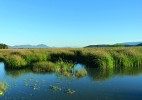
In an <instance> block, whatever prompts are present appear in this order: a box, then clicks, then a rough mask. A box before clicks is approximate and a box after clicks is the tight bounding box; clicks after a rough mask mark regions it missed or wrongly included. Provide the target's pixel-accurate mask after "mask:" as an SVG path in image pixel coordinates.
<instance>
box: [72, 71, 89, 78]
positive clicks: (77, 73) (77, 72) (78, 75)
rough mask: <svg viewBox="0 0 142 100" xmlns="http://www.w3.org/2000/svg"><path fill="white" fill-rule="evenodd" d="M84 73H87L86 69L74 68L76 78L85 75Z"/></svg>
mask: <svg viewBox="0 0 142 100" xmlns="http://www.w3.org/2000/svg"><path fill="white" fill-rule="evenodd" d="M86 75H87V71H86V69H82V70H76V71H75V76H76V77H77V78H80V77H84V76H86Z"/></svg>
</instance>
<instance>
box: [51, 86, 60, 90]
mask: <svg viewBox="0 0 142 100" xmlns="http://www.w3.org/2000/svg"><path fill="white" fill-rule="evenodd" d="M50 89H52V90H54V91H57V90H59V91H61V90H62V89H61V88H59V87H57V86H52V85H51V86H50Z"/></svg>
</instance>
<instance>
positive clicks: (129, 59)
mask: <svg viewBox="0 0 142 100" xmlns="http://www.w3.org/2000/svg"><path fill="white" fill-rule="evenodd" d="M60 59H62V61H60ZM0 61H4V62H5V64H6V65H7V66H6V67H10V68H13V69H16V68H25V67H29V66H32V64H33V63H38V62H42V63H43V62H46V61H48V62H50V61H51V62H54V63H55V66H57V67H56V70H57V71H60V72H71V69H72V67H70V66H73V65H72V64H74V63H80V64H84V65H86V66H87V67H91V68H101V69H103V70H106V69H114V68H119V67H121V68H122V67H124V68H127V67H141V66H142V47H119V48H118V47H110V48H91V49H89V48H79V49H9V50H8V49H7V50H0ZM52 65H53V64H52ZM43 68H44V67H43Z"/></svg>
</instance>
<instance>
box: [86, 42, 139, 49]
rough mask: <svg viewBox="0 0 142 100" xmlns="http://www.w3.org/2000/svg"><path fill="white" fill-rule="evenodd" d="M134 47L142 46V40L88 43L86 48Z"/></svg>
mask: <svg viewBox="0 0 142 100" xmlns="http://www.w3.org/2000/svg"><path fill="white" fill-rule="evenodd" d="M121 46H123V47H124V46H125V47H132V46H142V42H124V43H116V44H112V45H110V44H98V45H88V46H86V47H84V48H94V47H121Z"/></svg>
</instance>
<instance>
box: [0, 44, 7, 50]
mask: <svg viewBox="0 0 142 100" xmlns="http://www.w3.org/2000/svg"><path fill="white" fill-rule="evenodd" d="M0 49H8V45H6V44H3V43H1V44H0Z"/></svg>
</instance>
